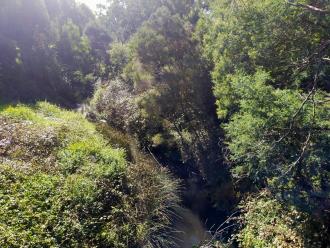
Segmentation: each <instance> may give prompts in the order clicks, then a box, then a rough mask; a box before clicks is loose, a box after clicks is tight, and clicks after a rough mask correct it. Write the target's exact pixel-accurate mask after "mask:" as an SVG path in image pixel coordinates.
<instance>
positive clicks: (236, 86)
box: [198, 0, 330, 247]
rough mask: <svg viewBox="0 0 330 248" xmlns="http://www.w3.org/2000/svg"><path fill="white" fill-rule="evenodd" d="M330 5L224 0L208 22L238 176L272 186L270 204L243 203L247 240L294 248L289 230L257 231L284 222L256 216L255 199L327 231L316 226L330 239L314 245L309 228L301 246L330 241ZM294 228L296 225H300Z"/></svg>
mask: <svg viewBox="0 0 330 248" xmlns="http://www.w3.org/2000/svg"><path fill="white" fill-rule="evenodd" d="M328 10H329V4H328V3H327V1H304V2H301V3H295V2H294V1H291V2H288V3H285V2H283V1H267V0H264V1H249V3H248V4H247V3H246V2H245V1H222V0H218V1H214V3H213V5H212V12H211V13H205V16H204V17H203V18H202V20H201V21H200V23H199V25H200V27H199V30H198V33H199V35H200V37H201V42H202V43H203V48H204V53H205V54H204V56H205V57H207V58H208V59H210V60H211V61H212V63H213V64H214V69H213V71H212V76H213V81H214V85H215V86H214V93H215V96H216V98H217V107H218V116H219V118H220V119H221V120H223V125H222V127H223V129H224V131H225V136H226V141H225V143H226V144H227V147H228V149H229V153H228V159H229V160H230V163H231V165H232V175H233V176H234V178H236V179H237V180H238V181H239V183H238V186H241V189H242V190H243V192H244V191H246V190H247V189H246V188H243V187H246V186H247V185H249V187H250V188H251V190H257V189H260V188H268V189H269V190H270V192H271V194H270V195H268V198H269V200H267V201H266V202H264V200H262V199H260V200H252V202H250V203H247V206H243V209H245V208H247V211H248V212H247V214H246V227H245V229H243V233H242V234H241V235H240V237H243V243H242V245H243V246H244V247H279V246H280V247H282V246H285V247H288V245H287V244H286V245H285V244H284V243H283V242H287V241H285V240H283V242H282V241H275V240H276V239H279V238H280V236H278V237H277V236H275V239H268V237H267V235H266V236H258V235H257V233H258V232H262V233H264V232H265V231H267V232H273V233H274V232H275V233H276V232H279V231H280V229H281V227H280V226H277V227H276V226H275V227H274V229H272V230H271V229H270V227H268V228H266V227H265V226H264V225H263V224H262V223H261V222H260V219H259V220H258V222H256V221H257V220H256V215H255V214H258V212H256V211H259V210H258V209H257V208H256V206H255V204H256V205H258V204H260V206H261V205H265V204H271V205H272V204H274V206H276V205H278V206H280V205H282V204H283V203H284V205H285V206H283V208H284V209H286V210H283V211H287V213H284V216H288V218H290V215H291V214H293V215H294V212H293V210H290V209H292V208H294V209H297V211H300V215H301V216H304V217H301V220H300V221H299V223H303V222H304V221H307V222H308V218H312V219H314V221H315V220H316V221H317V222H319V225H320V226H323V227H324V228H325V229H323V230H319V229H318V228H316V229H314V230H313V229H311V227H310V226H308V228H309V231H312V232H314V235H316V237H317V240H318V241H320V240H323V242H324V243H323V244H322V242H321V243H319V244H318V245H316V244H313V245H312V244H310V243H308V242H309V241H308V240H309V239H311V237H312V235H309V236H308V235H306V236H301V237H300V239H301V240H300V241H299V242H298V241H297V242H298V243H295V242H296V241H294V242H293V241H292V242H293V243H292V245H293V247H323V246H324V245H325V244H326V243H327V242H329V239H328V238H329V237H325V236H323V238H320V235H322V233H323V234H326V233H327V232H328V231H329V230H328V228H329V222H328V221H329V213H328V209H329V207H330V205H329V196H330V195H329V187H330V185H329V183H330V177H329V173H330V172H329V161H330V157H329V150H330V132H329V131H330V129H329V127H330V126H329V125H330V122H329V120H330V105H329V86H330V81H329V72H330V64H329V61H328V57H327V56H328V55H329V52H330V46H329V45H330V43H329V41H330V36H329V32H328V30H329V24H330V15H329V12H328ZM211 23H214V24H213V25H211ZM247 181H248V184H246V183H247ZM272 199H273V200H272ZM272 201H275V203H271V202H272ZM249 206H250V207H249ZM251 207H252V209H251ZM254 208H256V209H254ZM262 211H264V213H262V214H261V216H263V215H268V214H269V215H274V220H276V222H277V221H279V223H280V222H281V221H282V220H281V218H283V217H281V214H282V213H279V212H278V211H279V210H276V209H271V208H267V207H266V206H265V210H262ZM263 218H264V217H262V219H261V221H263ZM265 218H266V216H265ZM265 221H266V220H265ZM288 222H289V221H288ZM256 223H257V226H256ZM265 228H266V229H267V230H265ZM293 228H294V229H295V230H293V231H295V232H297V230H299V229H300V227H299V224H297V223H296V225H293ZM308 228H307V229H308ZM253 229H254V231H253ZM283 230H286V229H283ZM305 231H306V230H305ZM272 235H274V234H272ZM278 242H280V243H278Z"/></svg>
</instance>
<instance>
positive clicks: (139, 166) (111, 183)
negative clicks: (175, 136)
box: [0, 102, 178, 248]
mask: <svg viewBox="0 0 330 248" xmlns="http://www.w3.org/2000/svg"><path fill="white" fill-rule="evenodd" d="M176 189H177V183H176V182H175V181H173V180H171V178H170V176H169V175H168V173H167V172H166V171H164V170H162V169H160V168H157V167H156V166H154V164H153V163H152V161H150V160H149V159H147V158H146V157H145V158H144V159H139V161H138V162H136V163H135V164H130V163H129V162H127V159H126V151H125V149H123V148H119V147H117V148H114V147H113V146H112V145H111V144H109V140H107V139H106V138H104V137H103V136H102V135H101V134H100V133H99V132H97V131H96V128H95V125H94V124H92V123H90V122H88V121H87V120H85V119H84V118H83V116H82V115H80V114H78V113H74V112H70V111H66V110H62V109H60V108H58V107H56V106H54V105H51V104H48V103H45V102H40V103H37V104H36V105H34V106H24V105H18V106H3V107H1V109H0V233H1V235H0V247H4V248H6V247H141V246H149V247H152V246H153V245H157V244H158V243H163V244H165V243H164V241H165V240H166V239H167V237H166V230H167V231H168V230H169V229H168V228H169V224H170V217H169V215H170V214H171V209H172V208H173V207H174V206H175V204H177V202H178V198H177V197H176ZM160 233H162V235H159V234H160Z"/></svg>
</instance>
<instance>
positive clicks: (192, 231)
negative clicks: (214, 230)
mask: <svg viewBox="0 0 330 248" xmlns="http://www.w3.org/2000/svg"><path fill="white" fill-rule="evenodd" d="M177 214H178V216H177V217H176V218H175V221H174V229H175V235H174V236H175V240H176V243H177V247H180V248H192V247H194V246H198V245H200V244H202V243H203V242H204V241H206V240H208V239H210V234H209V233H208V232H207V230H206V228H205V227H204V225H203V223H202V222H201V221H200V219H199V217H198V216H197V215H195V214H194V213H193V212H192V211H191V210H189V209H185V208H180V209H178V210H177Z"/></svg>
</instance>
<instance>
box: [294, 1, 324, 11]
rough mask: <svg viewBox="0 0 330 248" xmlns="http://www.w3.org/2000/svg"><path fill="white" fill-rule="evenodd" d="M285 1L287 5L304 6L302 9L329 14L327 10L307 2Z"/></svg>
mask: <svg viewBox="0 0 330 248" xmlns="http://www.w3.org/2000/svg"><path fill="white" fill-rule="evenodd" d="M287 3H288V4H289V5H292V6H295V7H300V8H304V9H306V10H309V11H313V12H317V13H321V14H329V11H328V10H324V9H320V8H317V7H315V6H312V5H309V4H302V3H294V2H293V1H290V0H288V1H287Z"/></svg>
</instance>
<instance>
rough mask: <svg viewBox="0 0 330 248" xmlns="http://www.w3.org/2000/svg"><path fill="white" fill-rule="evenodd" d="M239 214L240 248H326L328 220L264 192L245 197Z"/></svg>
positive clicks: (238, 236)
mask: <svg viewBox="0 0 330 248" xmlns="http://www.w3.org/2000/svg"><path fill="white" fill-rule="evenodd" d="M241 210H242V212H243V214H242V216H240V221H241V224H242V229H241V230H240V231H239V234H238V235H237V240H238V241H239V244H240V247H244V248H250V247H251V248H252V247H253V248H258V247H260V248H265V247H269V248H276V247H288V248H290V247H292V248H298V247H325V246H324V245H325V244H323V243H322V242H326V240H327V235H328V234H327V227H326V222H327V220H325V219H324V220H319V219H317V218H316V216H309V215H308V214H306V213H304V212H301V211H299V210H298V209H297V208H295V207H292V206H291V207H288V206H287V205H286V204H283V203H282V202H280V201H278V200H277V199H276V198H275V197H274V196H272V194H271V193H270V192H269V191H267V190H264V191H262V192H260V193H258V194H257V195H253V196H250V197H248V198H247V199H246V200H245V201H244V202H243V203H242V204H241ZM322 222H323V223H322Z"/></svg>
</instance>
